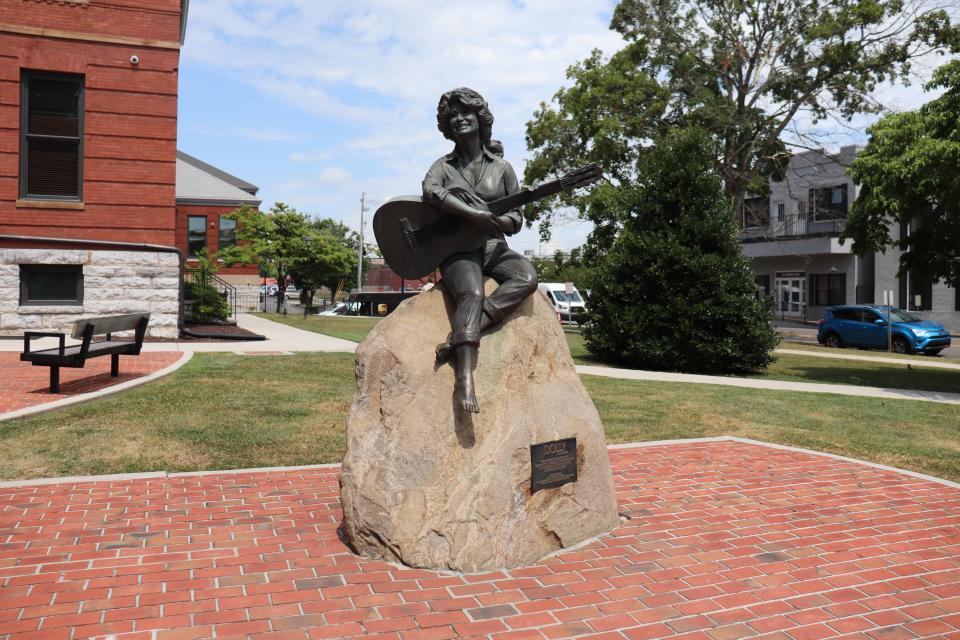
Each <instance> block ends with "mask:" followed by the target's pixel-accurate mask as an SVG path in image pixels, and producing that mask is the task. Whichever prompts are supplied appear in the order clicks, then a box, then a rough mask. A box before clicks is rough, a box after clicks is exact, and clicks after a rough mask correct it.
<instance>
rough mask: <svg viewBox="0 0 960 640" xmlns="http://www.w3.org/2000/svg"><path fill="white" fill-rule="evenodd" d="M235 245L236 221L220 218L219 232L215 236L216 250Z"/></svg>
mask: <svg viewBox="0 0 960 640" xmlns="http://www.w3.org/2000/svg"><path fill="white" fill-rule="evenodd" d="M236 244H237V221H236V220H231V219H230V218H224V217H221V218H220V232H219V234H218V235H217V250H218V251H219V250H220V249H225V248H226V247H232V246H234V245H236Z"/></svg>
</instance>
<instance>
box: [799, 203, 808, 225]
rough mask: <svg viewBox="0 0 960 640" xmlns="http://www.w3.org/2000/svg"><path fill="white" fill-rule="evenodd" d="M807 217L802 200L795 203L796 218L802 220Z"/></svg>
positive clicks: (805, 205)
mask: <svg viewBox="0 0 960 640" xmlns="http://www.w3.org/2000/svg"><path fill="white" fill-rule="evenodd" d="M806 217H807V203H806V202H804V201H803V200H798V201H797V218H798V219H800V220H803V219H805V218H806Z"/></svg>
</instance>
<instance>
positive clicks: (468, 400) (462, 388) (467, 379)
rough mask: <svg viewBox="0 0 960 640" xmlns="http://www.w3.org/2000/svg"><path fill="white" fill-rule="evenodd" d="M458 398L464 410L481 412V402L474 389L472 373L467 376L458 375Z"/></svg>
mask: <svg viewBox="0 0 960 640" xmlns="http://www.w3.org/2000/svg"><path fill="white" fill-rule="evenodd" d="M456 398H457V401H458V402H459V403H460V406H461V407H463V410H464V411H469V412H470V413H480V403H479V402H477V396H476V394H475V393H474V391H473V374H472V373H468V374H467V375H465V376H457V390H456Z"/></svg>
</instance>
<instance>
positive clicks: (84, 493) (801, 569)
mask: <svg viewBox="0 0 960 640" xmlns="http://www.w3.org/2000/svg"><path fill="white" fill-rule="evenodd" d="M610 458H611V461H612V463H613V468H614V473H615V480H616V483H617V495H618V500H619V504H620V510H621V512H622V513H624V514H625V515H627V516H629V517H630V520H628V521H625V522H624V524H623V525H622V526H620V527H619V528H618V529H616V530H615V531H614V532H613V534H612V535H609V536H606V537H603V538H601V539H599V540H596V541H593V542H590V543H589V544H587V545H586V546H583V547H581V548H578V549H575V550H571V551H567V552H564V553H561V554H559V555H557V556H555V557H552V558H549V559H546V560H543V561H541V562H540V563H538V564H536V565H534V566H530V567H524V568H520V569H515V570H512V571H495V572H490V573H485V574H477V575H455V574H444V573H439V572H434V571H425V570H415V569H407V568H401V567H397V566H394V565H392V564H388V563H384V562H377V561H371V560H367V559H364V558H359V557H357V556H355V555H353V554H352V553H351V552H350V550H349V549H347V548H346V547H345V546H344V545H343V544H342V543H341V541H340V539H339V538H338V534H337V528H338V526H339V523H340V518H341V513H340V510H339V505H338V495H339V489H338V484H337V473H338V467H336V466H332V467H320V468H310V469H304V470H282V471H269V470H265V471H254V472H237V473H215V474H207V475H201V474H193V475H191V474H184V475H175V474H171V475H167V476H164V477H159V478H153V479H139V480H105V481H101V482H82V483H79V484H50V485H39V486H21V487H14V488H0V640H21V639H26V638H43V639H50V640H59V639H63V640H77V639H80V638H91V637H102V638H106V637H109V638H118V639H124V640H127V639H131V638H144V639H148V638H149V639H151V640H170V639H174V638H246V637H250V638H261V637H262V638H277V639H280V638H297V639H305V638H341V637H354V636H356V637H375V638H400V639H402V640H414V639H427V638H459V637H489V638H503V639H507V638H567V637H592V638H604V639H605V638H611V639H613V638H631V639H640V638H660V637H663V638H683V639H684V640H729V639H732V638H746V637H751V638H753V637H755V638H764V639H768V640H818V639H823V638H848V639H851V640H852V639H854V638H860V639H864V640H868V639H872V640H892V639H896V638H960V488H956V487H954V486H950V485H948V484H942V483H938V482H934V481H931V480H929V479H924V478H918V477H913V476H910V475H907V474H903V473H899V472H896V471H891V470H886V469H879V468H875V467H871V466H867V465H864V464H860V463H856V462H851V461H846V460H841V459H837V458H831V457H825V456H818V455H814V454H810V453H806V452H802V451H797V450H785V449H777V448H771V447H767V446H761V445H758V444H751V443H745V442H738V441H720V442H692V443H681V444H662V445H656V446H638V447H630V448H614V449H611V450H610Z"/></svg>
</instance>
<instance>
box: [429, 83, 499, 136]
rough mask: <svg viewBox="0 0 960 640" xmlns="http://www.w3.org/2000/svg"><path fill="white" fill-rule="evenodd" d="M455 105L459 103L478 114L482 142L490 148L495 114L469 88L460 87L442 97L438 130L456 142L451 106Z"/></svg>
mask: <svg viewBox="0 0 960 640" xmlns="http://www.w3.org/2000/svg"><path fill="white" fill-rule="evenodd" d="M453 103H459V104H461V105H463V106H464V107H467V108H468V109H470V110H471V111H473V112H474V113H475V114H477V121H478V122H479V123H480V142H481V143H482V144H483V146H484V147H489V146H490V136H491V134H492V133H493V114H492V113H490V108H489V107H488V106H487V101H486V100H484V99H483V96H481V95H480V94H479V93H477V92H476V91H474V90H473V89H468V88H467V87H460V88H458V89H454V90H452V91H447V92H446V93H445V94H443V95H442V96H440V103H439V104H437V129H440V133H442V134H443V137H444V138H446V139H447V140H455V138H454V136H453V131H451V130H450V106H451V105H452V104H453Z"/></svg>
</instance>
